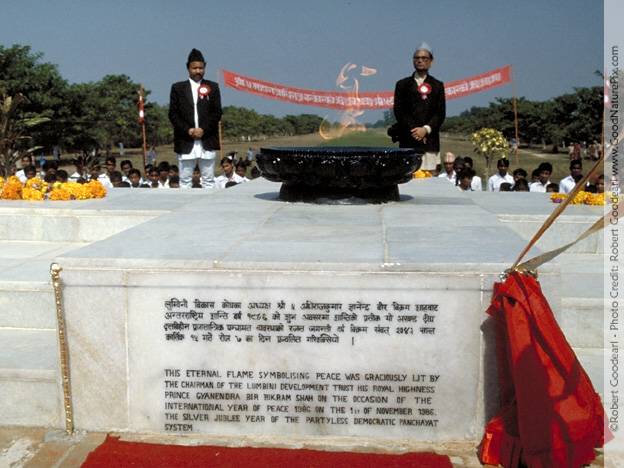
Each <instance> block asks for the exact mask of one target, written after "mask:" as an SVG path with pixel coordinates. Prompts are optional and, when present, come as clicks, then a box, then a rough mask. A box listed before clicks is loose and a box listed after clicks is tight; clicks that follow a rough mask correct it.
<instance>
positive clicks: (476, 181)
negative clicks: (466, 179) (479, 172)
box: [470, 176, 483, 192]
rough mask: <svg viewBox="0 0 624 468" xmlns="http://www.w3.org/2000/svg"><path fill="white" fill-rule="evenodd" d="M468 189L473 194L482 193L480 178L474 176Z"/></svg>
mask: <svg viewBox="0 0 624 468" xmlns="http://www.w3.org/2000/svg"><path fill="white" fill-rule="evenodd" d="M470 189H471V190H474V191H475V192H483V184H481V177H479V176H474V177H473V178H472V182H470Z"/></svg>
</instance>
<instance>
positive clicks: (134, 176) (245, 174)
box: [15, 152, 260, 189]
mask: <svg viewBox="0 0 624 468" xmlns="http://www.w3.org/2000/svg"><path fill="white" fill-rule="evenodd" d="M73 163H74V171H73V172H72V173H71V174H70V173H69V172H68V171H66V170H65V169H62V168H61V167H60V166H59V162H58V161H57V160H44V161H43V162H42V163H40V164H38V165H36V164H35V163H34V162H33V160H32V159H31V157H30V156H28V155H26V156H24V157H22V160H21V169H20V170H18V171H17V172H16V173H15V175H16V176H17V177H18V178H19V179H20V181H21V182H22V183H25V182H26V181H27V180H28V179H32V178H34V177H39V178H41V179H42V180H44V181H45V182H47V183H49V184H53V183H54V182H78V183H86V182H88V181H90V180H97V181H99V182H100V183H101V184H102V185H103V186H104V187H106V188H113V187H120V188H124V187H125V188H157V189H163V188H167V189H169V188H170V189H176V188H180V172H179V168H178V166H177V165H175V164H170V163H168V162H167V161H162V162H160V163H156V161H154V160H153V161H152V162H151V163H150V164H147V165H146V166H145V171H144V173H143V172H142V171H141V170H140V169H138V168H135V167H134V166H133V164H132V161H130V160H129V159H124V160H123V161H121V163H120V165H119V168H118V167H117V158H116V157H115V156H108V157H106V159H105V162H104V167H102V166H101V165H100V164H99V163H96V164H92V165H91V166H89V167H87V165H86V164H85V159H84V158H83V157H82V156H78V157H76V158H75V159H74V161H73ZM252 166H253V167H252ZM221 170H222V174H221V175H219V176H217V177H215V178H214V187H216V188H218V189H225V188H228V187H232V186H234V185H237V184H241V183H244V182H248V181H249V180H251V179H253V178H256V177H259V175H260V174H259V171H258V168H257V167H256V166H255V165H253V162H252V161H251V160H250V159H248V158H247V157H242V158H238V157H237V153H236V152H230V153H228V154H227V155H226V156H225V157H224V158H223V159H222V160H221ZM191 187H192V188H204V187H203V186H202V182H201V172H200V169H199V167H198V166H195V168H194V170H193V176H192V185H191Z"/></svg>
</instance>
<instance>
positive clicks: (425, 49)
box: [388, 43, 446, 171]
mask: <svg viewBox="0 0 624 468" xmlns="http://www.w3.org/2000/svg"><path fill="white" fill-rule="evenodd" d="M432 63H433V52H431V48H430V47H429V46H428V45H427V44H426V43H423V44H421V45H420V46H419V47H418V48H417V49H416V51H415V52H414V56H413V64H414V69H415V72H414V74H412V75H411V76H408V77H407V78H403V79H402V80H399V81H398V82H397V84H396V87H395V90H394V116H395V117H396V120H397V123H396V125H394V126H393V127H391V128H390V129H389V130H388V134H390V136H391V137H392V139H393V141H397V140H398V141H399V146H400V147H401V148H415V149H416V150H418V151H420V152H422V153H424V155H423V162H422V165H421V169H423V170H427V171H433V170H435V168H436V165H438V164H440V127H441V126H442V122H444V119H445V117H446V99H445V97H444V83H442V82H441V81H438V80H436V79H435V78H434V77H433V76H431V75H429V73H428V72H429V68H430V67H431V64H432Z"/></svg>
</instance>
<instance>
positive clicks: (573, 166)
mask: <svg viewBox="0 0 624 468" xmlns="http://www.w3.org/2000/svg"><path fill="white" fill-rule="evenodd" d="M582 178H583V163H582V162H581V160H580V159H575V160H573V161H570V175H569V176H567V177H564V178H563V179H561V180H560V181H559V186H560V187H561V193H570V192H571V191H572V190H574V187H575V186H576V184H577V182H578V181H579V180H581V179H582Z"/></svg>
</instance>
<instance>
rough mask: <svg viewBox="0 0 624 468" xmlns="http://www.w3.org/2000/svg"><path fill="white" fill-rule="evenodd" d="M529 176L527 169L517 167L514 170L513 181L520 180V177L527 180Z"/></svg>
mask: <svg viewBox="0 0 624 468" xmlns="http://www.w3.org/2000/svg"><path fill="white" fill-rule="evenodd" d="M527 176H528V174H527V171H525V170H524V169H522V168H521V167H519V168H518V169H515V170H514V171H513V183H514V184H515V183H516V182H518V179H524V180H526V178H527Z"/></svg>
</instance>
